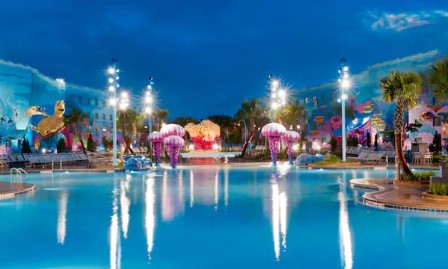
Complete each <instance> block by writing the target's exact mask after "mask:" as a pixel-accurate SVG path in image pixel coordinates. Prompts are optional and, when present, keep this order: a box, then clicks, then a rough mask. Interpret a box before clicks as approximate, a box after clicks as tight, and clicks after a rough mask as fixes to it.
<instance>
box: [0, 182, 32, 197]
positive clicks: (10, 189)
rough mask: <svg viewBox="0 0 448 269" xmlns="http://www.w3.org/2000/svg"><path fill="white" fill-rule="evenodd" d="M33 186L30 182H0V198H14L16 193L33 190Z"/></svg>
mask: <svg viewBox="0 0 448 269" xmlns="http://www.w3.org/2000/svg"><path fill="white" fill-rule="evenodd" d="M35 187H36V186H34V185H33V184H30V183H11V182H0V200H3V199H9V198H14V196H16V195H17V194H21V193H26V192H30V191H33V190H34V189H35Z"/></svg>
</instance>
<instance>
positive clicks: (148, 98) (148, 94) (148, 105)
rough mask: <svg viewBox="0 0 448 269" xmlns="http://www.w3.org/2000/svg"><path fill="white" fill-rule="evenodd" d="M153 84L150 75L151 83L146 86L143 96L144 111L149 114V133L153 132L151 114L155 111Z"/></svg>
mask: <svg viewBox="0 0 448 269" xmlns="http://www.w3.org/2000/svg"><path fill="white" fill-rule="evenodd" d="M152 85H154V82H153V77H149V83H148V85H147V86H146V90H145V96H144V98H143V107H144V112H145V113H146V114H147V115H148V126H149V133H151V132H152V117H151V114H152V112H153V111H154V108H153V106H154V96H153V94H152Z"/></svg>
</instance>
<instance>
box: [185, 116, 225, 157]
mask: <svg viewBox="0 0 448 269" xmlns="http://www.w3.org/2000/svg"><path fill="white" fill-rule="evenodd" d="M185 131H187V132H188V133H189V134H190V137H191V141H192V142H193V144H194V149H195V150H211V149H212V148H213V143H214V142H215V140H216V138H219V136H220V133H221V129H220V127H219V125H217V124H215V123H213V122H212V121H210V120H203V121H201V122H200V123H199V124H193V123H189V124H187V125H186V126H185Z"/></svg>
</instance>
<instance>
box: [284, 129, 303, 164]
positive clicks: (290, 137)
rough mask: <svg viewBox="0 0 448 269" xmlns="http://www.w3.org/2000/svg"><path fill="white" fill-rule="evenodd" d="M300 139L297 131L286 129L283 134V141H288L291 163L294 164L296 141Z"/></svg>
mask: <svg viewBox="0 0 448 269" xmlns="http://www.w3.org/2000/svg"><path fill="white" fill-rule="evenodd" d="M299 140H300V134H299V133H298V132H296V131H286V132H285V134H284V135H283V141H285V142H286V147H287V149H288V159H289V164H291V165H293V164H294V148H293V147H294V143H296V142H297V141H299Z"/></svg>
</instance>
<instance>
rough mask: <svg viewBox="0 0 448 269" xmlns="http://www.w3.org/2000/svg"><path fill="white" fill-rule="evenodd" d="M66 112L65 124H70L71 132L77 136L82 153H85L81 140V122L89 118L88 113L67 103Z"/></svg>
mask: <svg viewBox="0 0 448 269" xmlns="http://www.w3.org/2000/svg"><path fill="white" fill-rule="evenodd" d="M68 108H69V109H68V110H69V112H68V114H66V115H65V117H64V121H65V125H66V126H70V127H71V128H72V130H73V134H74V135H75V136H76V137H78V139H79V142H80V143H81V149H82V152H84V154H87V150H86V147H85V146H84V142H83V140H82V122H83V121H85V120H88V119H89V118H90V114H89V113H87V112H83V111H82V110H81V109H80V108H79V107H77V106H75V105H70V104H69V105H68Z"/></svg>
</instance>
